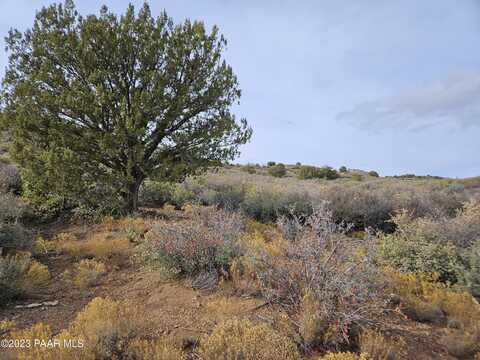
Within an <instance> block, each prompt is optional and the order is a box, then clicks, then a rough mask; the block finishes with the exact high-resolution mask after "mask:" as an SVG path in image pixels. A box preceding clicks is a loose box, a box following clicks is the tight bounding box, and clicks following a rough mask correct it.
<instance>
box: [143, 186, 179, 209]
mask: <svg viewBox="0 0 480 360" xmlns="http://www.w3.org/2000/svg"><path fill="white" fill-rule="evenodd" d="M176 187H177V186H176V184H173V183H170V182H161V181H152V180H147V181H145V182H144V183H143V184H142V186H141V187H140V193H139V201H140V204H143V205H150V206H152V205H153V206H163V205H165V204H167V203H172V199H173V195H174V193H175V190H176Z"/></svg>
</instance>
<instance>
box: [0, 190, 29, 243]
mask: <svg viewBox="0 0 480 360" xmlns="http://www.w3.org/2000/svg"><path fill="white" fill-rule="evenodd" d="M27 212H28V207H27V205H26V204H24V203H23V202H22V201H20V200H19V199H18V198H16V197H15V196H13V195H12V194H0V248H3V249H4V251H8V250H11V249H19V248H25V247H27V246H28V245H29V244H30V242H31V240H32V237H31V234H30V233H29V232H28V231H27V230H26V229H25V228H24V226H23V225H22V223H21V219H22V218H23V217H24V216H25V215H26V213H27Z"/></svg>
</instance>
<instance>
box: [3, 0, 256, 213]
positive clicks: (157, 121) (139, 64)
mask: <svg viewBox="0 0 480 360" xmlns="http://www.w3.org/2000/svg"><path fill="white" fill-rule="evenodd" d="M6 46H7V50H8V51H9V53H10V57H9V66H8V68H7V72H6V75H5V78H4V86H3V91H2V97H1V99H2V101H1V102H2V103H1V105H2V107H3V108H4V112H3V115H4V121H3V122H4V123H5V124H6V128H7V130H8V131H9V133H11V134H12V153H11V155H12V157H13V158H14V159H15V160H16V161H17V162H18V163H19V164H20V166H21V167H22V169H23V170H24V171H23V172H24V176H25V182H26V191H25V193H26V195H27V196H29V197H30V198H32V199H33V200H34V202H35V203H37V204H42V203H45V204H47V206H48V207H53V208H56V207H59V208H62V207H68V206H78V205H81V206H83V207H89V206H93V207H105V206H106V205H105V204H108V205H107V206H106V207H107V208H108V207H109V206H115V207H118V206H120V207H122V208H123V209H124V210H126V211H131V210H135V209H136V207H137V200H138V190H139V187H140V185H141V184H142V182H143V181H144V180H145V179H146V178H158V179H161V180H162V181H164V180H169V181H173V180H179V179H182V178H184V177H185V176H186V175H188V174H192V173H197V172H200V171H203V170H204V169H205V168H206V167H208V166H211V165H218V164H220V163H221V162H223V161H226V160H231V159H233V158H235V157H236V156H237V155H238V146H239V145H241V144H244V143H246V142H247V141H248V140H249V138H250V136H251V129H250V128H249V127H248V125H247V123H246V121H245V120H244V119H242V120H241V121H240V122H238V121H236V119H235V117H234V115H233V114H232V113H231V112H230V110H229V109H230V106H231V105H232V104H234V103H235V102H237V101H238V99H239V97H240V90H239V88H238V84H237V79H236V76H235V75H234V73H233V71H232V69H231V67H230V66H229V65H227V64H226V63H225V61H224V59H223V57H222V53H223V51H224V49H225V46H226V40H225V39H224V38H223V36H221V35H220V34H219V30H218V28H216V27H214V28H213V29H212V30H211V31H210V32H208V31H207V30H206V29H205V26H204V24H203V23H201V22H191V21H189V20H187V21H185V22H184V23H182V24H179V25H174V23H173V21H172V19H170V18H169V17H168V16H167V14H166V13H162V14H161V15H160V16H159V17H158V18H153V17H152V15H151V12H150V9H149V7H148V5H147V4H144V6H143V7H142V8H141V9H140V11H139V12H138V13H137V14H136V13H135V11H134V8H133V6H132V5H130V6H129V7H128V8H127V11H126V13H125V14H123V15H122V16H116V15H115V14H113V13H111V12H109V11H108V9H107V8H106V7H103V8H102V9H101V11H100V14H99V15H91V16H85V17H82V16H80V15H79V14H78V12H77V10H76V9H75V7H74V5H73V2H72V1H69V0H67V1H66V2H65V4H64V5H57V4H54V5H51V6H48V7H44V8H42V9H41V10H40V11H39V12H38V13H37V15H36V18H35V22H34V25H33V27H32V28H31V29H29V30H27V31H26V32H25V33H24V34H22V33H20V32H19V31H18V30H12V31H10V33H9V36H8V37H7V40H6Z"/></svg>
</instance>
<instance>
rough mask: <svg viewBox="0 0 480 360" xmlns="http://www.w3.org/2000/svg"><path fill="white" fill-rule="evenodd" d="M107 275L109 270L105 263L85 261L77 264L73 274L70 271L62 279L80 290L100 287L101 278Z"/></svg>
mask: <svg viewBox="0 0 480 360" xmlns="http://www.w3.org/2000/svg"><path fill="white" fill-rule="evenodd" d="M106 273H107V268H106V266H105V264H104V263H102V262H99V261H96V260H93V259H92V260H90V259H84V260H81V261H80V262H79V263H77V264H75V267H74V271H73V274H72V272H70V271H69V270H67V271H65V272H64V273H63V274H62V278H63V280H64V281H65V282H67V283H70V282H71V283H73V285H75V286H77V287H79V288H86V287H89V286H93V285H98V284H99V282H100V280H101V278H102V277H103V276H104V275H105V274H106Z"/></svg>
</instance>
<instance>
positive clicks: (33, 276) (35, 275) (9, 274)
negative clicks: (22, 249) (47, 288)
mask: <svg viewBox="0 0 480 360" xmlns="http://www.w3.org/2000/svg"><path fill="white" fill-rule="evenodd" d="M49 278H50V274H49V272H48V268H47V267H46V266H44V265H42V264H40V263H38V262H36V261H35V260H32V259H31V258H30V256H29V255H9V256H6V257H0V290H1V291H0V304H4V303H6V302H8V301H9V300H12V299H14V298H17V297H19V296H21V295H24V294H26V293H31V292H34V291H36V290H37V289H38V288H39V287H41V286H42V285H44V284H45V283H46V282H47V281H48V280H49Z"/></svg>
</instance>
